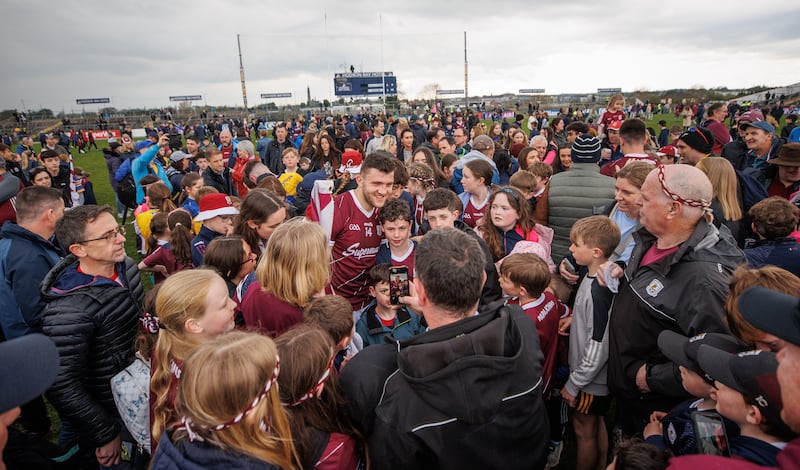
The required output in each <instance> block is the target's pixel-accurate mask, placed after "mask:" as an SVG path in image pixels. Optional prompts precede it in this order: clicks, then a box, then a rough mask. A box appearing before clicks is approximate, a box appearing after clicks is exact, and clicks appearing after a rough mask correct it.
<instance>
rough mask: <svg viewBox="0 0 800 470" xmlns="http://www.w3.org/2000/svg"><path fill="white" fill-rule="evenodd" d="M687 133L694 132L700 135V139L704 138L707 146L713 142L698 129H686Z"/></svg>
mask: <svg viewBox="0 0 800 470" xmlns="http://www.w3.org/2000/svg"><path fill="white" fill-rule="evenodd" d="M686 132H694V133H696V134H697V135H699V136H700V137H702V138H703V141H705V143H706V145H711V142H709V141H708V139H707V138H706V135H705V134H703V132H702V131H701V130H700V129H698V128H696V127H690V128H688V129H686Z"/></svg>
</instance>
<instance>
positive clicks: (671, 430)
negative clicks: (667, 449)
mask: <svg viewBox="0 0 800 470" xmlns="http://www.w3.org/2000/svg"><path fill="white" fill-rule="evenodd" d="M667 437H668V438H669V442H670V444H675V441H676V440H677V439H678V433H677V432H675V425H674V424H673V423H669V426H667Z"/></svg>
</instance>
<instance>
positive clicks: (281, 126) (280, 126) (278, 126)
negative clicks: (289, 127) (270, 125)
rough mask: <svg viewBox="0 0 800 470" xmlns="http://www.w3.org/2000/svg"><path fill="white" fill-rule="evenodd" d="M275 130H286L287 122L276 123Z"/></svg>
mask: <svg viewBox="0 0 800 470" xmlns="http://www.w3.org/2000/svg"><path fill="white" fill-rule="evenodd" d="M274 128H275V129H278V128H281V129H286V123H285V122H283V121H281V122H276V123H275V127H274Z"/></svg>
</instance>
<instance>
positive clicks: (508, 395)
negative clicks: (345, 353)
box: [341, 228, 549, 469]
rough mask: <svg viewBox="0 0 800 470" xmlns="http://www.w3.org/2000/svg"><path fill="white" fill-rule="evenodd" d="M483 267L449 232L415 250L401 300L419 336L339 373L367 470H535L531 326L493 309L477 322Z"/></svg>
mask: <svg viewBox="0 0 800 470" xmlns="http://www.w3.org/2000/svg"><path fill="white" fill-rule="evenodd" d="M484 264H485V259H484V256H483V255H482V251H481V249H480V246H479V244H478V242H477V241H476V240H475V239H474V238H472V237H470V236H469V235H467V234H465V233H463V232H461V231H459V230H457V229H454V228H443V229H437V230H433V231H431V232H430V233H428V234H426V235H425V236H424V237H423V238H422V240H421V241H420V242H419V244H418V245H417V250H416V262H415V268H416V272H417V276H416V279H415V281H414V287H415V288H414V289H412V295H411V296H410V297H401V299H400V300H401V302H404V303H406V304H407V305H408V306H409V307H411V308H412V309H413V310H414V311H416V312H421V313H422V314H423V315H424V317H425V320H426V322H427V324H428V331H426V332H424V333H421V334H419V335H417V336H415V337H412V338H410V339H408V340H404V341H398V340H395V339H394V338H393V337H392V336H387V340H386V341H387V343H392V344H381V345H374V346H371V347H369V348H366V349H364V350H363V351H361V352H360V353H359V354H358V355H356V356H355V357H354V358H353V359H352V361H350V363H349V364H348V365H347V366H345V367H344V368H342V374H341V384H342V389H343V391H344V394H345V396H346V398H347V400H348V403H349V404H350V410H351V414H352V417H353V419H354V421H355V423H356V424H357V426H359V428H360V429H361V430H362V432H364V434H365V435H366V436H368V441H369V452H370V458H371V461H372V465H373V466H374V467H375V468H381V469H387V468H398V469H400V468H403V469H405V468H408V469H412V468H413V469H462V468H504V469H542V468H544V466H545V460H546V457H547V446H548V443H549V427H548V423H547V415H546V412H545V409H544V403H543V400H542V390H541V388H542V361H543V356H542V352H541V348H540V347H539V339H538V335H537V334H536V325H535V324H534V323H533V320H531V319H530V318H529V317H527V316H526V315H525V314H524V313H523V311H522V310H521V309H520V308H519V306H516V305H513V306H505V305H503V302H502V301H499V302H495V303H493V304H489V305H485V306H483V307H482V308H481V310H480V314H478V300H479V297H480V291H481V285H482V284H483V280H484V279H485V274H484Z"/></svg>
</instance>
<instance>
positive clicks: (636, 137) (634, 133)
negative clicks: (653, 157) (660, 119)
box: [619, 119, 647, 143]
mask: <svg viewBox="0 0 800 470" xmlns="http://www.w3.org/2000/svg"><path fill="white" fill-rule="evenodd" d="M619 136H620V137H621V138H623V139H625V140H626V141H628V142H636V143H644V142H645V141H646V140H647V124H645V123H644V121H641V120H639V119H626V120H624V121H622V125H621V126H620V127H619Z"/></svg>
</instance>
